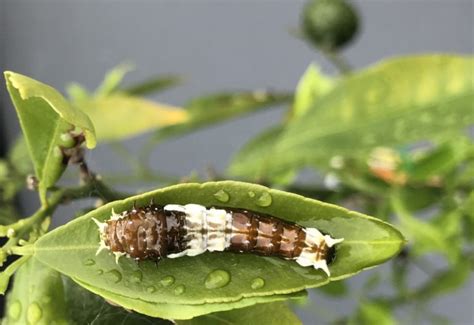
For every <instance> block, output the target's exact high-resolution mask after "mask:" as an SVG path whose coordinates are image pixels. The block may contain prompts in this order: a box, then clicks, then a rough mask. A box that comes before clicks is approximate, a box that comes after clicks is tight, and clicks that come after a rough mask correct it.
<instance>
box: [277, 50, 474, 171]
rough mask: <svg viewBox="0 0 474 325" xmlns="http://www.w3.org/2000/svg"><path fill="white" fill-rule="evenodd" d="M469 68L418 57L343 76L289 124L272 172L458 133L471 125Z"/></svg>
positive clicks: (461, 60)
mask: <svg viewBox="0 0 474 325" xmlns="http://www.w3.org/2000/svg"><path fill="white" fill-rule="evenodd" d="M473 70H474V59H473V58H472V57H462V56H450V55H420V56H408V57H401V58H396V59H391V60H388V61H386V62H384V63H382V64H378V65H376V66H374V67H371V68H368V69H366V70H362V71H360V72H357V73H354V74H351V75H350V76H349V77H348V78H346V79H344V80H341V81H340V82H339V83H338V84H337V85H336V86H335V87H334V89H333V90H332V91H331V92H329V93H328V94H327V95H326V96H324V98H321V99H320V100H318V101H317V102H316V103H315V104H314V105H313V107H311V109H309V110H308V112H307V113H306V114H305V115H304V116H302V117H301V118H299V119H295V120H293V121H290V123H289V125H288V128H287V130H286V132H285V133H284V134H283V135H282V136H281V137H280V141H279V143H278V144H277V145H276V147H275V151H274V155H275V156H276V157H278V159H274V161H273V164H272V171H273V170H285V169H287V168H289V167H295V166H296V167H298V168H301V167H304V166H308V165H313V164H318V165H319V166H320V167H327V165H328V162H329V160H330V158H331V157H333V156H336V155H340V156H358V155H364V154H366V153H367V152H368V151H369V150H370V149H372V148H374V147H379V146H384V147H394V146H397V145H404V144H410V143H413V142H416V141H421V140H430V141H437V140H446V139H448V138H449V137H450V136H452V135H457V134H460V133H461V131H462V130H463V128H465V127H467V126H469V125H472V124H474V114H472V111H473V109H474V108H473V103H474V87H473V85H474V73H473Z"/></svg>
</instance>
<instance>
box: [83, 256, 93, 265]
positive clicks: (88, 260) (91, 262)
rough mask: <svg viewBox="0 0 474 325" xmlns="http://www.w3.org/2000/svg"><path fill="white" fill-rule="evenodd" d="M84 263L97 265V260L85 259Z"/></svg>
mask: <svg viewBox="0 0 474 325" xmlns="http://www.w3.org/2000/svg"><path fill="white" fill-rule="evenodd" d="M83 264H84V265H85V266H92V265H95V261H94V260H93V259H92V258H88V259H87V260H85V261H84V263H83Z"/></svg>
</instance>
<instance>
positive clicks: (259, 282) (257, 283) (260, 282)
mask: <svg viewBox="0 0 474 325" xmlns="http://www.w3.org/2000/svg"><path fill="white" fill-rule="evenodd" d="M264 286H265V280H264V279H262V278H255V279H253V280H252V283H251V284H250V287H251V288H252V289H260V288H263V287H264Z"/></svg>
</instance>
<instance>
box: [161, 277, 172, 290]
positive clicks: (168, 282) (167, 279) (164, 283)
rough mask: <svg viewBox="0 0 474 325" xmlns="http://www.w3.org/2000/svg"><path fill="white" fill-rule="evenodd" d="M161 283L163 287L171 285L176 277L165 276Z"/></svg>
mask: <svg viewBox="0 0 474 325" xmlns="http://www.w3.org/2000/svg"><path fill="white" fill-rule="evenodd" d="M160 283H161V285H162V286H163V287H169V286H170V285H172V284H173V283H174V277H172V276H171V275H168V276H165V277H164V278H163V279H161V280H160Z"/></svg>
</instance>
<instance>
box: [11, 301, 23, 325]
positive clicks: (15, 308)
mask: <svg viewBox="0 0 474 325" xmlns="http://www.w3.org/2000/svg"><path fill="white" fill-rule="evenodd" d="M20 315H21V303H20V302H19V301H18V300H15V301H14V302H12V303H11V305H10V307H8V316H10V318H11V319H13V320H18V319H20Z"/></svg>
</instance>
